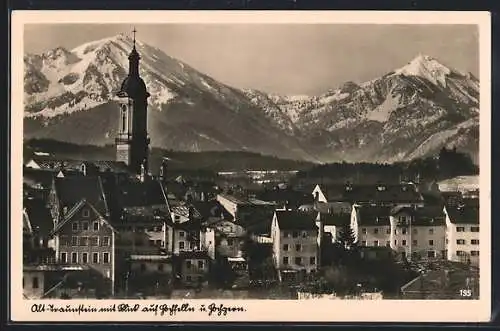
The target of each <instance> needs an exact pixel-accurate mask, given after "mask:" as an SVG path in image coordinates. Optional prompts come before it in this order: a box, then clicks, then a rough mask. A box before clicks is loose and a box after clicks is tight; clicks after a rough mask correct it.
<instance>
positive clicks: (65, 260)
mask: <svg viewBox="0 0 500 331" xmlns="http://www.w3.org/2000/svg"><path fill="white" fill-rule="evenodd" d="M61 263H68V253H66V252H63V253H61Z"/></svg>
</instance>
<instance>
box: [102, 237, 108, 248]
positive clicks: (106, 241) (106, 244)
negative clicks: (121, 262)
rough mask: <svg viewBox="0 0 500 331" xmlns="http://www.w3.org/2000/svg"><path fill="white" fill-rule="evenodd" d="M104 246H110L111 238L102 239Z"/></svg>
mask: <svg viewBox="0 0 500 331" xmlns="http://www.w3.org/2000/svg"><path fill="white" fill-rule="evenodd" d="M102 245H103V246H109V237H107V236H106V237H102Z"/></svg>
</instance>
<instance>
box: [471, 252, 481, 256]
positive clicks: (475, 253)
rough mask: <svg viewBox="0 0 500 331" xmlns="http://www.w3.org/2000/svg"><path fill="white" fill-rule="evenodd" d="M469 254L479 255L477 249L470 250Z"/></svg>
mask: <svg viewBox="0 0 500 331" xmlns="http://www.w3.org/2000/svg"><path fill="white" fill-rule="evenodd" d="M470 256H479V251H470Z"/></svg>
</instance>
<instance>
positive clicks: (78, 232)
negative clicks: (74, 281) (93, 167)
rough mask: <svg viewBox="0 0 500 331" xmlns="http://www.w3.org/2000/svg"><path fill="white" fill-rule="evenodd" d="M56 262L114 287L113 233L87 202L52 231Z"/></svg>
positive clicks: (76, 208)
mask: <svg viewBox="0 0 500 331" xmlns="http://www.w3.org/2000/svg"><path fill="white" fill-rule="evenodd" d="M53 233H54V237H55V241H56V261H57V262H59V263H61V264H70V265H86V266H90V267H92V269H93V270H96V271H98V272H99V273H100V274H101V275H102V276H103V279H104V280H105V281H106V282H109V284H110V292H111V294H113V293H114V284H115V234H116V230H115V229H114V228H113V226H112V225H111V224H110V222H109V221H108V220H106V219H105V218H104V217H103V216H102V215H101V214H100V213H99V212H98V211H97V210H96V209H95V208H94V207H93V206H92V205H91V204H90V203H89V202H87V201H85V200H82V201H81V202H80V203H78V204H77V205H76V206H75V207H74V208H72V209H71V210H70V211H69V212H68V213H67V214H66V216H65V218H64V220H62V221H61V222H59V223H58V224H57V226H56V227H55V229H54V231H53Z"/></svg>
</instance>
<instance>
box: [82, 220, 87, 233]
mask: <svg viewBox="0 0 500 331" xmlns="http://www.w3.org/2000/svg"><path fill="white" fill-rule="evenodd" d="M82 230H83V231H88V230H89V222H87V221H84V222H82Z"/></svg>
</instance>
